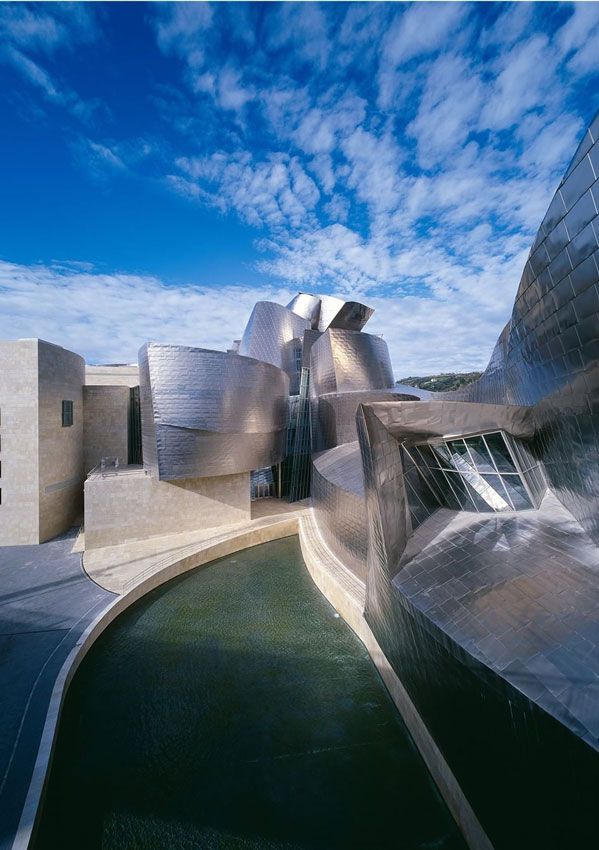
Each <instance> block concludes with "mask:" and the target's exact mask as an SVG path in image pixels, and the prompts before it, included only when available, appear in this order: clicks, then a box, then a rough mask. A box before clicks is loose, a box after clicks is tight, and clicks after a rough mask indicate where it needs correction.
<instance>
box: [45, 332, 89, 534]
mask: <svg viewBox="0 0 599 850" xmlns="http://www.w3.org/2000/svg"><path fill="white" fill-rule="evenodd" d="M37 344H38V416H39V542H40V543H42V542H43V541H44V540H49V539H50V538H52V537H55V536H56V535H57V534H60V533H62V532H63V531H66V529H68V528H69V527H70V526H71V525H73V524H74V523H75V522H77V521H78V520H79V519H80V518H81V516H82V513H83V498H82V496H83V480H84V471H83V384H84V381H85V361H84V359H83V357H80V356H79V355H78V354H74V353H73V352H72V351H67V350H66V349H64V348H60V346H58V345H52V344H51V343H49V342H44V341H43V340H38V341H37ZM63 400H65V401H72V402H73V424H72V425H69V426H63V424H62V401H63Z"/></svg>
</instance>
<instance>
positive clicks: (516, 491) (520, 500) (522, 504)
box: [501, 475, 532, 511]
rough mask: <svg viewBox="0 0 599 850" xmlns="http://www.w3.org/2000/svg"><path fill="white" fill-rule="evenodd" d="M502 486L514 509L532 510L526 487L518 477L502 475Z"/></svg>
mask: <svg viewBox="0 0 599 850" xmlns="http://www.w3.org/2000/svg"><path fill="white" fill-rule="evenodd" d="M501 477H502V480H503V483H504V486H505V488H506V490H507V491H508V493H509V494H510V499H511V500H512V504H513V506H514V509H515V510H517V511H525V510H528V509H530V508H532V505H531V503H530V498H529V496H528V493H527V492H526V487H525V486H524V483H523V481H522V479H521V478H520V476H519V475H502V476H501Z"/></svg>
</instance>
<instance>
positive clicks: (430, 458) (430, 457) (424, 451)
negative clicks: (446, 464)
mask: <svg viewBox="0 0 599 850" xmlns="http://www.w3.org/2000/svg"><path fill="white" fill-rule="evenodd" d="M414 449H416V451H417V452H418V454H419V455H420V459H421V460H422V462H423V463H424V464H426V466H439V459H438V458H437V457H435V455H434V454H433V452H432V450H431V447H430V446H425V445H422V446H413V447H410V451H411V452H413V450H414ZM412 456H414V455H412Z"/></svg>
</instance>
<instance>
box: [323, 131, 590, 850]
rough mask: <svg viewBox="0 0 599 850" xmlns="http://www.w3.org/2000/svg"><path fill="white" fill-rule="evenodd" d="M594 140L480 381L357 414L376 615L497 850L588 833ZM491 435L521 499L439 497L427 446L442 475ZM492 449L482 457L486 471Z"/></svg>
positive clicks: (372, 616) (582, 838) (551, 216)
mask: <svg viewBox="0 0 599 850" xmlns="http://www.w3.org/2000/svg"><path fill="white" fill-rule="evenodd" d="M598 139H599V118H596V119H595V120H594V122H593V123H592V125H591V127H590V128H589V130H588V131H587V133H586V134H585V137H584V139H583V142H582V144H581V146H580V148H579V150H578V152H577V153H576V155H575V157H574V159H573V161H572V164H571V166H570V168H569V169H568V171H567V172H566V175H565V177H564V179H563V181H562V183H561V184H560V186H559V188H558V190H557V192H556V194H555V196H554V198H553V200H552V202H551V204H550V206H549V210H548V212H547V214H546V216H545V218H544V219H543V222H542V224H541V227H540V229H539V232H538V234H537V237H536V239H535V241H534V243H533V246H532V249H531V252H530V255H529V258H528V260H527V262H526V265H525V268H524V272H523V275H522V279H521V281H520V285H519V288H518V292H517V295H516V300H515V304H514V309H513V312H512V316H511V318H510V321H509V322H508V324H507V325H506V327H505V329H504V330H503V332H502V334H501V336H500V338H499V340H498V342H497V345H496V347H495V349H494V352H493V355H492V357H491V361H490V363H489V365H488V367H487V369H486V370H485V372H484V374H483V375H482V376H481V378H480V379H479V380H478V381H477V382H475V383H474V384H471V385H470V386H467V387H465V388H463V389H461V390H460V391H458V392H456V393H440V394H438V395H437V394H435V393H424V392H422V391H418V390H414V393H415V395H418V396H419V397H420V400H419V401H417V402H414V401H381V402H366V401H365V402H364V404H363V405H361V407H360V408H359V409H358V432H359V440H360V448H361V460H362V465H363V472H364V486H365V504H366V507H367V523H366V524H367V530H368V547H367V580H366V609H365V616H366V619H367V621H368V622H369V624H370V625H371V628H372V630H373V631H374V633H375V636H376V638H377V640H378V642H379V644H380V645H381V647H382V649H383V651H384V652H385V655H386V657H387V658H388V660H389V661H390V663H391V664H392V666H393V668H394V669H395V671H396V673H397V674H398V676H399V677H400V679H401V680H402V683H403V684H404V686H405V687H406V689H407V691H408V693H409V695H410V697H411V699H412V700H413V702H414V704H415V706H416V708H417V709H418V711H419V713H420V715H421V717H422V718H423V720H424V721H425V723H426V725H427V727H428V729H429V731H430V732H431V734H432V735H433V737H434V739H435V741H436V742H437V745H438V746H439V748H440V749H441V751H442V753H443V755H444V757H445V758H446V760H447V762H448V764H449V766H450V767H451V769H452V771H453V772H454V774H455V776H456V778H457V780H458V782H459V783H460V785H461V787H462V789H463V790H464V792H465V793H466V796H467V797H468V799H469V802H470V803H471V805H472V806H473V808H474V810H475V812H476V814H477V815H478V817H479V819H480V821H481V824H482V826H483V828H484V829H485V830H486V832H487V834H488V835H489V837H490V839H491V841H492V842H493V844H494V846H495V847H502V848H503V847H505V848H510V850H511V848H530V847H543V848H547V847H551V848H562V847H564V846H588V845H589V844H592V843H595V842H596V831H597V824H596V818H595V811H596V801H595V794H596V789H597V787H599V763H598V759H599V757H598V755H597V752H598V751H599V686H598V682H599V589H598V585H597V579H596V577H597V575H598V574H599V552H598V550H597V544H598V543H599V530H598V529H599V519H598V517H599V464H598V462H599V424H598V423H599V416H598V414H599V408H598V403H599V316H598V312H599V291H598V289H597V286H598V283H599V239H598V237H599V218H598V211H599V191H598V187H599V183H598V180H597V178H598V177H599V144H598ZM400 389H401V390H404V391H405V392H410V390H409V388H408V387H401V388H400ZM499 431H501V432H502V433H503V434H504V437H503V438H502V439H504V442H505V445H508V444H509V445H510V446H512V447H513V460H515V461H516V462H517V463H518V464H519V467H520V469H521V472H522V480H523V482H525V481H526V482H527V483H528V485H529V490H530V493H529V496H528V498H529V502H530V503H529V504H525V503H524V501H523V502H522V503H521V504H519V505H518V504H514V503H513V499H511V497H510V495H509V493H508V491H507V489H505V488H504V490H502V491H501V492H503V493H504V496H505V499H504V501H505V502H506V503H509V502H510V501H511V502H512V503H511V504H507V507H506V504H499V502H498V501H497V499H496V498H495V497H494V496H493V494H490V493H489V492H488V491H486V495H487V497H488V501H489V502H491V503H492V504H491V505H490V507H492V508H493V511H492V512H491V513H486V514H485V513H484V512H482V513H479V512H477V511H478V510H480V508H479V507H476V506H475V505H472V506H468V504H467V503H466V502H464V503H463V504H461V503H460V502H461V499H460V497H459V495H458V497H457V499H456V502H455V504H453V505H452V508H453V509H452V510H449V509H448V508H447V502H446V501H444V500H443V494H441V498H437V499H435V498H433V497H432V496H431V491H430V488H428V489H427V486H426V478H427V475H428V473H429V472H430V471H431V467H434V464H433V462H432V461H431V462H429V461H430V459H431V458H434V457H435V456H436V457H437V459H439V461H441V458H440V456H439V453H435V451H434V447H435V445H436V446H442V445H445V446H446V447H449V449H450V450H449V452H448V454H447V456H446V460H447V462H448V465H447V467H446V468H445V469H443V464H442V463H441V462H440V463H439V469H438V470H436V471H440V472H441V474H442V475H443V476H444V478H445V479H447V480H450V479H451V475H454V476H458V474H459V473H460V472H461V473H463V472H464V469H462V468H461V466H460V464H459V463H458V464H457V466H455V468H454V469H453V470H451V469H450V465H451V464H450V461H451V460H452V459H453V458H454V456H456V457H457V455H458V454H459V453H460V449H461V450H463V452H464V453H465V454H467V455H468V457H470V458H471V449H470V447H472V448H473V449H474V448H475V447H476V441H475V439H474V437H475V436H476V435H479V436H480V435H485V434H488V435H489V439H491V436H490V435H491V434H493V433H494V434H497V433H498V432H499ZM483 439H484V436H483ZM418 446H421V447H423V448H422V451H423V452H424V454H423V455H422V456H421V460H422V463H419V462H418V453H419V452H420V449H419V448H417V447H418ZM452 448H455V452H454V453H453V454H452V452H451V449H452ZM414 457H416V461H415V462H414ZM489 457H490V460H489V463H494V461H493V458H492V456H491V455H489ZM427 458H428V461H427ZM480 458H482V460H480V461H479V460H476V461H473V462H472V463H471V464H470V466H472V468H473V469H474V471H475V473H476V474H477V475H478V476H479V477H480V478H481V479H484V477H485V475H486V474H487V473H486V472H485V471H484V470H483V468H482V467H480V468H479V462H480V463H484V457H483V454H482V453H481V455H480ZM503 473H505V474H506V475H510V474H512V475H513V474H515V473H514V472H513V471H508V470H507V466H506V467H505V468H504V470H503V471H501V470H499V469H498V468H495V470H494V471H493V472H492V473H491V472H489V479H490V478H491V476H492V475H493V477H494V481H495V485H496V487H497V492H499V491H500V488H501V487H502V481H501V475H502V474H503ZM529 475H530V477H531V480H530V481H527V476H529ZM459 477H461V476H459ZM495 479H496V480H495ZM533 479H534V480H533ZM451 481H453V482H456V483H457V479H455V478H454V479H451ZM462 483H464V482H462ZM467 483H468V482H466V484H464V489H463V490H462V491H459V492H462V493H466V489H467V486H466V485H467ZM470 483H471V482H470ZM479 483H480V482H479ZM508 483H511V482H508ZM466 495H468V494H467V493H466ZM478 495H479V496H480V495H481V494H480V493H478ZM512 495H513V494H512ZM514 498H516V496H514ZM514 508H515V509H514ZM569 512H571V513H569ZM338 551H339V547H338ZM491 739H492V740H491ZM506 813H509V815H508V816H507V818H506ZM516 825H517V826H516Z"/></svg>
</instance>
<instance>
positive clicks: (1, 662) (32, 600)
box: [0, 529, 115, 850]
mask: <svg viewBox="0 0 599 850" xmlns="http://www.w3.org/2000/svg"><path fill="white" fill-rule="evenodd" d="M76 536H77V529H72V530H71V531H70V532H68V533H67V534H65V535H62V536H61V537H57V538H55V539H54V540H51V541H50V542H48V543H43V544H42V545H41V546H3V547H0V694H1V703H0V706H1V714H0V850H5V848H10V846H11V844H12V840H13V837H14V833H15V831H16V828H17V825H18V822H19V817H20V813H21V809H22V807H23V803H24V801H25V797H26V795H27V790H28V787H29V782H30V779H31V773H32V770H33V766H34V763H35V758H36V755H37V750H38V746H39V740H40V736H41V732H42V729H43V726H44V721H45V719H46V712H47V709H48V702H49V700H50V695H51V693H52V688H53V686H54V682H55V680H56V676H57V674H58V672H59V670H60V668H61V667H62V664H63V662H64V660H65V658H66V657H67V655H68V654H69V652H70V651H71V649H72V648H73V646H74V645H75V643H76V642H77V640H78V638H79V637H80V635H81V634H82V632H83V631H84V630H85V628H86V627H87V626H88V625H89V623H90V622H91V620H92V619H93V618H94V617H96V616H97V615H98V614H99V613H100V611H101V610H102V609H103V608H105V607H106V606H107V605H108V604H109V603H110V602H111V601H112V600H113V599H114V598H115V595H114V594H113V593H109V592H108V591H107V590H104V589H102V588H101V587H98V585H96V584H94V582H93V581H91V580H90V579H89V578H88V577H87V576H86V574H85V573H84V572H83V569H82V566H81V553H80V552H73V551H72V549H73V545H74V544H75V541H76Z"/></svg>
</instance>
